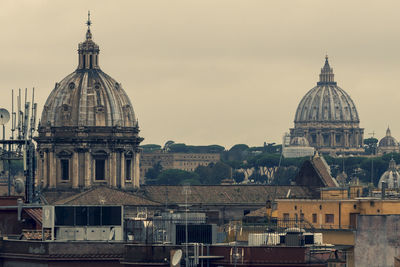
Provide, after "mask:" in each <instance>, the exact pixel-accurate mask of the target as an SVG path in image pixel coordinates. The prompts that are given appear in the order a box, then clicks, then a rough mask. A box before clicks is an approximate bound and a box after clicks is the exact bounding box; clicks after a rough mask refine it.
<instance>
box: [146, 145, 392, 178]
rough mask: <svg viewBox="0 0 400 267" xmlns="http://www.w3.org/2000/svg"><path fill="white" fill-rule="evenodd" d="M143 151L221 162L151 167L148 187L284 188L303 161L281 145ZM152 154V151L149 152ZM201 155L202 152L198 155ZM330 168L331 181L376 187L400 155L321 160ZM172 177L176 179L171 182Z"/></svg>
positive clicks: (371, 150) (371, 148) (371, 147)
mask: <svg viewBox="0 0 400 267" xmlns="http://www.w3.org/2000/svg"><path fill="white" fill-rule="evenodd" d="M376 145H377V139H375V138H368V139H365V149H366V154H374V153H375V152H376ZM142 148H143V149H147V151H149V149H154V148H157V149H158V150H162V149H164V150H166V151H170V152H184V153H220V155H221V162H219V163H217V164H211V165H210V166H199V167H198V168H197V169H196V170H195V171H194V172H186V171H180V170H162V168H161V166H158V167H157V166H154V167H155V168H152V169H150V170H149V173H148V174H146V177H147V178H148V175H150V178H149V179H148V181H149V183H157V184H182V183H192V184H219V183H220V182H221V181H222V180H223V179H227V178H228V179H229V178H232V179H233V180H234V181H235V182H237V183H241V182H243V181H246V182H253V183H261V184H279V185H287V184H290V183H291V181H293V180H294V178H295V177H296V175H297V172H298V170H299V168H300V166H301V165H302V164H303V162H304V161H305V160H306V159H308V158H309V157H306V158H288V159H287V158H284V157H282V156H281V150H282V146H281V145H276V144H275V143H264V145H263V146H259V147H249V146H248V145H246V144H237V145H234V146H232V147H231V148H230V149H229V150H225V148H224V147H222V146H219V145H210V146H191V145H186V144H181V143H174V142H173V141H169V142H167V143H166V145H165V146H164V148H162V147H161V146H159V145H145V146H142ZM152 151H154V150H152ZM199 151H201V152H199ZM324 158H325V160H326V162H327V163H328V165H329V166H330V168H331V174H332V176H333V177H337V176H338V175H339V173H341V172H343V171H344V172H345V173H346V174H347V176H348V181H347V182H350V181H351V180H354V179H355V178H358V179H359V181H361V182H364V183H369V182H370V181H371V180H373V182H374V184H375V185H377V184H378V182H379V178H380V177H381V175H382V174H383V173H384V172H385V171H386V170H387V168H388V165H389V161H390V160H391V159H392V158H393V159H394V160H395V161H396V162H397V163H400V154H398V153H392V154H386V155H383V156H381V157H368V156H348V157H340V156H339V157H331V156H324ZM278 166H279V168H278ZM174 177H176V178H175V179H174Z"/></svg>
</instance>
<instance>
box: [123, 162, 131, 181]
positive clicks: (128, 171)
mask: <svg viewBox="0 0 400 267" xmlns="http://www.w3.org/2000/svg"><path fill="white" fill-rule="evenodd" d="M131 168H132V160H130V159H127V160H126V162H125V179H126V180H128V181H130V180H131V178H132V177H131Z"/></svg>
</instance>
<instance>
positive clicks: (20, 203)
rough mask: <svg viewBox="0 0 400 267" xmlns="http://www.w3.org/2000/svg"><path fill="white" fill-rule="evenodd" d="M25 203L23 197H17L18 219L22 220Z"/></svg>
mask: <svg viewBox="0 0 400 267" xmlns="http://www.w3.org/2000/svg"><path fill="white" fill-rule="evenodd" d="M23 204H24V202H23V200H22V199H21V198H18V199H17V209H18V221H21V214H22V205H23Z"/></svg>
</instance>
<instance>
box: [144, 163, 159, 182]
mask: <svg viewBox="0 0 400 267" xmlns="http://www.w3.org/2000/svg"><path fill="white" fill-rule="evenodd" d="M162 169H163V167H162V165H161V162H160V161H158V162H157V163H156V164H154V165H153V167H152V168H150V169H148V170H147V172H146V174H145V177H146V183H147V184H152V182H154V181H155V180H156V179H157V177H158V176H159V175H160V173H161V171H162Z"/></svg>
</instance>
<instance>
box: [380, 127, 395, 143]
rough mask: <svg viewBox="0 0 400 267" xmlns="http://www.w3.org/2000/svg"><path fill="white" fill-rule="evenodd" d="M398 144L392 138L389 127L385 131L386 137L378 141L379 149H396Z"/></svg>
mask: <svg viewBox="0 0 400 267" xmlns="http://www.w3.org/2000/svg"><path fill="white" fill-rule="evenodd" d="M398 146H399V143H398V142H397V140H396V138H394V137H393V136H392V133H391V132H390V129H389V127H388V128H387V130H386V136H385V137H383V138H382V139H381V140H380V141H379V147H398Z"/></svg>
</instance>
